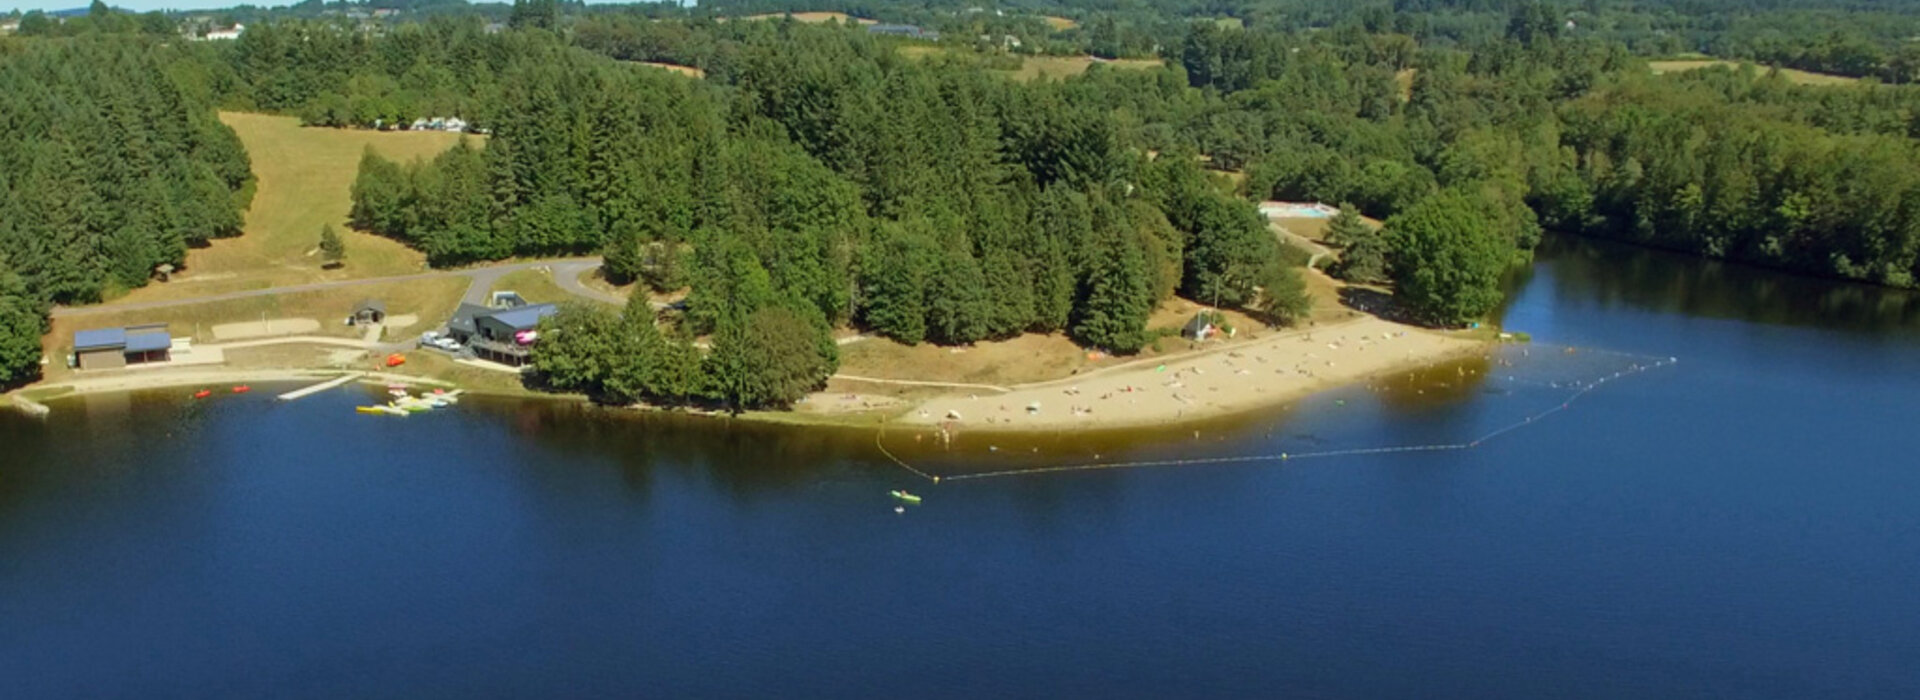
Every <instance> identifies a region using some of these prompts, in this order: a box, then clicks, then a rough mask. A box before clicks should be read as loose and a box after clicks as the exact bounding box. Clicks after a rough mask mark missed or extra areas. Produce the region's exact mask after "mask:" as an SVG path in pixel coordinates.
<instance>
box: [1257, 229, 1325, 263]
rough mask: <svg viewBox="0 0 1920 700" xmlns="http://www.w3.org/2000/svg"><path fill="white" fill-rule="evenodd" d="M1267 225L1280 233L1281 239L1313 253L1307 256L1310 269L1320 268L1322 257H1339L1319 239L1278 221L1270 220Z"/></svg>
mask: <svg viewBox="0 0 1920 700" xmlns="http://www.w3.org/2000/svg"><path fill="white" fill-rule="evenodd" d="M1267 227H1268V228H1271V229H1273V232H1274V233H1277V234H1279V235H1280V239H1281V240H1283V241H1286V242H1288V243H1291V244H1293V245H1297V246H1300V247H1302V248H1305V249H1307V252H1308V253H1311V255H1309V256H1308V257H1307V267H1308V268H1310V269H1318V268H1319V265H1320V259H1321V258H1328V259H1337V256H1335V255H1334V253H1333V249H1332V248H1328V247H1326V246H1324V245H1321V244H1320V242H1319V241H1316V240H1313V239H1311V238H1308V237H1306V236H1302V235H1300V234H1297V233H1294V232H1293V230H1292V229H1289V228H1287V227H1285V226H1282V225H1280V222H1278V221H1271V220H1269V221H1268V222H1267Z"/></svg>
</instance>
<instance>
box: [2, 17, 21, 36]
mask: <svg viewBox="0 0 1920 700" xmlns="http://www.w3.org/2000/svg"><path fill="white" fill-rule="evenodd" d="M17 31H20V22H19V20H11V19H10V20H7V21H5V22H0V34H12V33H14V32H17Z"/></svg>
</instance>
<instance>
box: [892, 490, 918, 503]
mask: <svg viewBox="0 0 1920 700" xmlns="http://www.w3.org/2000/svg"><path fill="white" fill-rule="evenodd" d="M887 493H889V494H891V495H892V496H893V497H894V498H898V499H900V500H902V501H906V502H908V503H919V502H920V497H919V496H915V495H913V494H910V493H907V492H905V491H888V492H887Z"/></svg>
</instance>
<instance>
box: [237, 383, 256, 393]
mask: <svg viewBox="0 0 1920 700" xmlns="http://www.w3.org/2000/svg"><path fill="white" fill-rule="evenodd" d="M249 391H253V387H250V386H247V385H245V384H241V385H240V386H236V387H234V388H233V393H236V394H244V393H247V392H249Z"/></svg>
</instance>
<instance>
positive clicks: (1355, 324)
mask: <svg viewBox="0 0 1920 700" xmlns="http://www.w3.org/2000/svg"><path fill="white" fill-rule="evenodd" d="M1484 346H1485V343H1484V342H1482V341H1478V340H1469V339H1465V338H1461V337H1455V336H1452V335H1449V334H1444V333H1437V332H1432V331H1428V330H1424V329H1420V328H1416V327H1413V326H1406V325H1402V324H1398V323H1393V322H1391V321H1386V320H1383V319H1379V318H1375V317H1371V316H1369V317H1362V318H1359V319H1355V320H1352V321H1347V322H1344V323H1340V324H1336V325H1332V326H1325V327H1319V328H1309V329H1302V330H1296V331H1291V332H1287V333H1282V334H1278V335H1273V336H1269V337H1266V338H1263V339H1261V340H1258V341H1255V342H1251V343H1245V344H1238V345H1224V346H1220V347H1218V348H1215V349H1212V350H1208V351H1205V352H1202V353H1198V354H1193V355H1188V356H1185V357H1180V358H1174V359H1169V360H1165V361H1160V360H1155V359H1151V358H1149V359H1146V360H1140V361H1134V362H1129V363H1126V364H1124V365H1121V366H1117V367H1112V368H1107V369H1105V370H1100V371H1095V372H1090V373H1084V374H1082V375H1080V376H1076V377H1068V378H1066V379H1058V380H1053V381H1048V382H1041V383H1036V384H1029V385H1022V386H1017V387H1012V388H1013V391H1010V392H1007V393H993V392H968V393H965V394H956V395H948V396H944V397H940V398H936V399H933V400H930V401H927V402H925V403H923V404H921V405H920V406H919V407H918V408H916V409H914V410H912V411H909V412H908V413H907V415H905V416H904V417H903V418H902V419H901V420H902V422H905V423H909V424H920V425H934V424H948V425H951V426H953V427H955V428H958V429H966V430H980V429H987V430H1065V429H1093V428H1116V427H1128V426H1141V425H1154V424H1165V423H1172V422H1180V421H1189V420H1196V419H1200V418H1207V417H1213V416H1219V415H1227V414H1231V413H1237V412H1243V411H1247V410H1250V409H1254V408H1259V407H1262V406H1271V405H1275V404H1280V403H1285V402H1288V401H1292V400H1296V399H1299V398H1302V397H1305V396H1307V395H1309V394H1312V393H1314V392H1317V391H1321V390H1324V389H1328V388H1332V387H1335V386H1339V385H1344V384H1349V383H1353V382H1357V381H1360V380H1363V379H1365V378H1367V377H1371V376H1374V375H1377V374H1382V373H1386V372H1391V371H1396V370H1401V369H1405V368H1407V367H1411V366H1420V365H1426V364H1431V363H1434V362H1438V361H1441V360H1445V359H1448V358H1451V357H1455V356H1459V355H1463V354H1467V353H1471V352H1474V351H1476V350H1478V349H1480V348H1482V347H1484Z"/></svg>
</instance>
